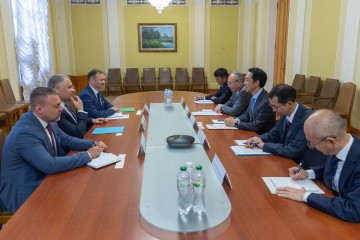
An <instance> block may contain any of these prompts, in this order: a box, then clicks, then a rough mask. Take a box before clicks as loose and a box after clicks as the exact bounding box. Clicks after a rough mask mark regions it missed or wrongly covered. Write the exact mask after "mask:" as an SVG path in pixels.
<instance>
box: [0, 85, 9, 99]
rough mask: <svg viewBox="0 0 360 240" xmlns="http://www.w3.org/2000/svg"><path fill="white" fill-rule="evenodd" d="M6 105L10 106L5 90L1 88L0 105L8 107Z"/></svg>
mask: <svg viewBox="0 0 360 240" xmlns="http://www.w3.org/2000/svg"><path fill="white" fill-rule="evenodd" d="M0 82H2V81H0ZM6 104H9V103H8V102H7V101H6V98H5V90H4V89H3V88H2V86H1V89H0V105H6Z"/></svg>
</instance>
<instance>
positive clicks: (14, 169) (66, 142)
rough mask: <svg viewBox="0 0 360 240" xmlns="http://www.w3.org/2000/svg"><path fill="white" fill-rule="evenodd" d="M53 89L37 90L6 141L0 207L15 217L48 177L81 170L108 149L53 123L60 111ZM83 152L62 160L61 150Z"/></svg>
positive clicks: (56, 95)
mask: <svg viewBox="0 0 360 240" xmlns="http://www.w3.org/2000/svg"><path fill="white" fill-rule="evenodd" d="M60 103H61V100H60V98H59V96H58V93H57V91H56V90H55V89H52V88H47V87H38V88H36V89H34V90H33V91H32V92H31V95H30V111H29V112H27V113H24V114H23V115H22V117H21V118H20V120H19V121H18V122H17V123H16V125H15V126H14V127H13V128H12V130H11V132H10V133H9V135H8V137H7V138H6V140H5V143H4V146H3V153H2V158H1V159H2V162H1V174H0V204H1V207H2V208H3V209H7V210H8V211H9V212H10V213H14V212H16V211H17V209H18V208H19V207H20V206H21V205H22V204H23V203H24V202H25V200H26V199H27V198H28V197H29V196H30V195H31V193H32V192H33V191H35V189H36V188H37V187H38V186H39V185H40V183H41V182H42V181H43V180H44V178H45V177H46V176H47V175H49V174H55V173H59V172H64V171H67V170H71V169H74V168H77V167H80V166H83V165H85V164H87V163H88V162H90V161H91V159H93V158H96V157H98V156H99V155H100V153H101V152H102V151H103V150H104V149H106V148H107V146H106V145H105V144H104V143H103V142H101V141H99V142H93V141H91V140H83V139H79V138H74V137H70V136H68V135H67V134H65V133H64V132H63V131H62V130H61V129H59V127H58V125H57V124H56V122H55V121H56V120H58V119H59V117H60V113H61V111H62V110H63V108H62V107H61V105H60ZM64 147H66V148H68V149H71V150H85V151H83V152H78V153H75V154H73V155H71V156H65V152H64V151H63V148H64Z"/></svg>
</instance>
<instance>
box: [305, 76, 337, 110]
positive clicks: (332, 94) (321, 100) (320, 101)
mask: <svg viewBox="0 0 360 240" xmlns="http://www.w3.org/2000/svg"><path fill="white" fill-rule="evenodd" d="M338 91H339V80H337V79H331V78H327V79H325V82H324V84H323V86H322V88H321V92H320V94H319V96H318V97H315V98H314V103H313V105H312V107H311V108H312V109H313V110H317V109H323V108H327V109H332V108H333V105H334V102H335V99H336V96H337V94H338Z"/></svg>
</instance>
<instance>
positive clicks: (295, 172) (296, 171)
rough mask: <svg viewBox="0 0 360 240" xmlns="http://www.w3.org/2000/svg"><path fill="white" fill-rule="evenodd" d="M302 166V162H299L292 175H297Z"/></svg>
mask: <svg viewBox="0 0 360 240" xmlns="http://www.w3.org/2000/svg"><path fill="white" fill-rule="evenodd" d="M303 164H304V162H301V163H300V164H299V166H298V167H297V169H295V171H294V174H298V173H299V172H300V170H301V167H302V165H303Z"/></svg>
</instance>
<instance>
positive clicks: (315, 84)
mask: <svg viewBox="0 0 360 240" xmlns="http://www.w3.org/2000/svg"><path fill="white" fill-rule="evenodd" d="M320 80H321V79H320V77H315V76H310V77H309V79H308V80H307V81H306V83H305V91H304V92H300V93H298V94H297V100H298V101H299V102H301V103H302V104H304V105H306V106H308V107H309V108H310V107H311V106H312V104H313V103H314V97H315V96H316V95H317V93H318V89H319V85H320Z"/></svg>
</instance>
